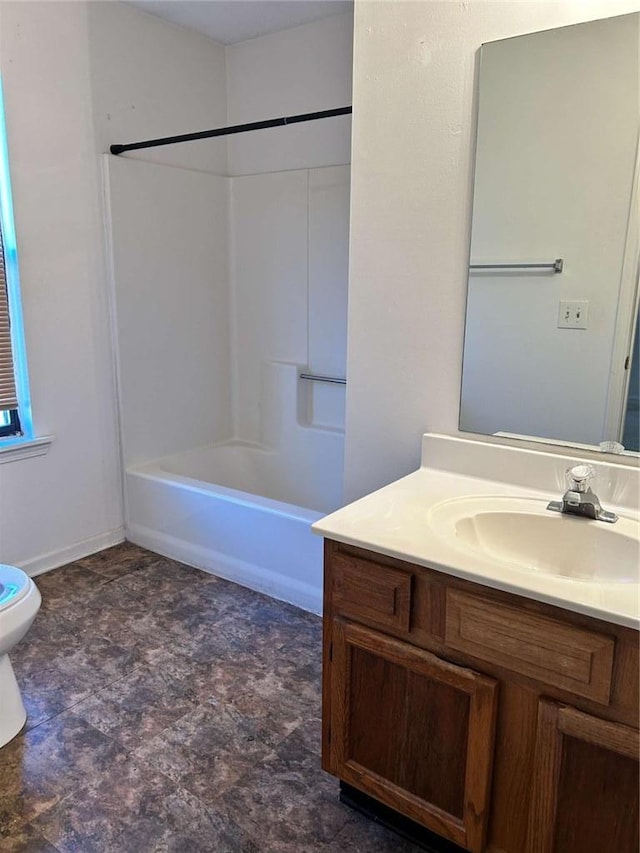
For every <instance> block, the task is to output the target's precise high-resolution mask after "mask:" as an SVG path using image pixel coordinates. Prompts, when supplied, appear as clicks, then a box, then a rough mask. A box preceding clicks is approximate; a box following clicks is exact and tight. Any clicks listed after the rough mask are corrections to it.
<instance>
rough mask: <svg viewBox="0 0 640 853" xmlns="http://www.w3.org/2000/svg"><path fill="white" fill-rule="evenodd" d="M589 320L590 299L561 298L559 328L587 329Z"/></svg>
mask: <svg viewBox="0 0 640 853" xmlns="http://www.w3.org/2000/svg"><path fill="white" fill-rule="evenodd" d="M588 320H589V301H588V300H586V299H585V300H581V301H569V300H564V299H561V300H560V308H559V310H558V328H559V329H586V328H587V322H588Z"/></svg>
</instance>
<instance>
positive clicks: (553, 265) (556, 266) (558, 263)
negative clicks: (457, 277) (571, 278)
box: [469, 258, 564, 272]
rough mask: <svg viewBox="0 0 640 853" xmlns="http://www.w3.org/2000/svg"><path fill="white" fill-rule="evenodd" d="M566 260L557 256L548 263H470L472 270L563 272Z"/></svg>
mask: <svg viewBox="0 0 640 853" xmlns="http://www.w3.org/2000/svg"><path fill="white" fill-rule="evenodd" d="M563 266H564V260H563V259H562V258H556V259H555V261H552V262H550V263H548V264H469V269H470V270H553V271H554V272H562V268H563Z"/></svg>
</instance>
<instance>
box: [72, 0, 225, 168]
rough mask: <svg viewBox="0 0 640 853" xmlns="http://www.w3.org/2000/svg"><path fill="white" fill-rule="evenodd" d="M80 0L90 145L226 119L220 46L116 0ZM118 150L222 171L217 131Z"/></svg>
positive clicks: (200, 127)
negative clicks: (92, 133) (84, 15)
mask: <svg viewBox="0 0 640 853" xmlns="http://www.w3.org/2000/svg"><path fill="white" fill-rule="evenodd" d="M87 5H88V21H89V39H90V62H91V84H92V98H93V110H94V118H95V128H96V141H97V147H98V151H101V152H105V153H106V152H108V150H109V145H111V144H112V143H127V142H138V141H141V140H144V139H156V138H159V137H163V136H173V135H176V134H182V133H192V132H195V131H198V130H208V129H209V128H213V127H221V126H224V125H225V124H226V122H227V103H226V74H225V48H224V47H222V46H221V45H218V44H216V43H215V42H214V41H212V40H211V39H209V38H207V37H206V36H203V35H200V34H199V33H196V32H193V31H192V30H185V29H182V28H181V27H178V26H174V25H173V24H169V23H167V22H166V21H163V20H161V19H160V18H157V17H154V16H153V15H147V14H145V13H143V12H140V11H139V10H138V9H133V8H131V7H130V6H127V5H126V4H124V3H117V2H114V0H106V2H105V0H97V2H90V3H88V4H87ZM121 156H125V157H127V158H132V159H140V160H147V161H151V162H154V163H167V164H169V165H173V166H184V167H185V168H189V169H197V170H201V171H205V172H213V173H214V174H218V175H224V174H226V173H227V143H226V139H224V138H222V139H207V140H203V141H198V142H187V143H183V144H180V145H169V146H166V147H162V148H146V149H143V150H140V151H130V152H127V153H126V154H125V155H121Z"/></svg>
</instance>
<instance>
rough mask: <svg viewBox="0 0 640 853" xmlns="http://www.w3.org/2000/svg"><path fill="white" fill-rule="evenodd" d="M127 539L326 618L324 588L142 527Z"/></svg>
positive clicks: (132, 530)
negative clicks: (323, 613)
mask: <svg viewBox="0 0 640 853" xmlns="http://www.w3.org/2000/svg"><path fill="white" fill-rule="evenodd" d="M126 538H127V539H128V540H129V542H133V543H134V544H135V545H140V547H142V548H148V549H149V550H150V551H155V552H156V553H157V554H162V556H163V557H170V558H171V559H172V560H179V561H180V562H181V563H186V564H187V565H188V566H194V567H195V568H197V569H202V570H203V571H205V572H209V573H210V574H213V575H216V576H217V577H219V578H224V579H225V580H230V581H233V582H234V583H237V584H240V586H246V587H248V588H249V589H253V590H255V591H256V592H262V593H264V594H265V595H269V596H271V598H277V599H279V600H280V601H286V602H287V603H288V604H293V605H295V606H296V607H299V608H300V609H301V610H307V611H309V612H310V613H315V614H317V615H320V614H322V588H321V587H318V588H317V589H316V588H315V587H313V586H311V584H308V583H304V582H303V581H299V580H295V579H294V578H290V577H287V576H286V575H281V574H276V573H275V572H272V571H269V570H268V569H265V568H263V567H262V566H257V565H255V564H253V563H247V562H244V561H243V560H238V559H236V558H235V557H230V556H229V555H227V554H222V553H221V552H220V551H212V550H209V549H208V548H202V547H200V546H198V545H192V544H191V543H190V542H187V541H186V540H184V539H177V538H176V537H175V536H167V534H166V533H159V532H158V531H157V530H152V529H151V528H149V527H143V526H142V525H138V524H132V525H129V526H128V527H127V528H126Z"/></svg>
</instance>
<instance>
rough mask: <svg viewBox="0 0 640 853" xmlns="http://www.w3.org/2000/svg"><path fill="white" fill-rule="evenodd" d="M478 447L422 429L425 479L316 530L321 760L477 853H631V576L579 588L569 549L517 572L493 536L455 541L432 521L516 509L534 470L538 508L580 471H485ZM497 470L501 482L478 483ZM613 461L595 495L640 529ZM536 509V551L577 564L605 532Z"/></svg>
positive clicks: (503, 456) (634, 742)
mask: <svg viewBox="0 0 640 853" xmlns="http://www.w3.org/2000/svg"><path fill="white" fill-rule="evenodd" d="M456 442H458V443H457V444H456ZM473 444H474V443H473V442H469V441H466V440H457V439H447V438H444V437H438V436H425V440H424V444H423V468H421V469H420V471H418V472H415V473H414V474H412V475H410V476H409V477H406V478H403V480H400V481H398V482H397V483H394V484H392V485H391V486H387V487H386V488H384V489H381V490H380V491H378V492H375V493H373V495H370V496H367V497H365V498H363V499H362V500H360V501H357V502H356V503H354V504H352V505H351V506H349V507H345V508H344V509H343V510H340V511H338V512H337V513H334V514H333V515H331V516H328V517H327V518H326V519H323V520H322V521H320V522H318V523H317V525H316V526H315V529H316V532H320V533H322V534H323V535H324V536H325V538H326V541H325V607H324V676H323V677H324V682H323V767H324V769H325V770H327V771H329V772H330V773H332V774H334V775H335V776H337V777H338V778H339V779H340V780H342V782H343V783H346V784H347V785H349V786H352V788H355V789H357V790H358V791H361V792H363V793H364V794H367V795H369V796H370V797H373V798H374V799H375V800H376V801H377V802H379V803H382V804H384V805H385V806H389V807H391V809H393V810H394V812H396V813H399V814H400V815H404V816H406V817H407V818H410V819H411V820H412V821H414V822H416V823H417V824H419V825H420V826H423V827H426V828H428V829H430V830H432V831H433V832H435V833H436V834H437V835H438V836H440V837H442V838H443V839H448V840H449V841H451V842H454V843H455V844H457V845H459V846H460V847H462V848H465V849H468V850H470V851H474V853H481V851H495V853H499V852H500V853H525V851H526V853H552V851H557V853H584V851H587V850H588V851H589V853H610V851H614V850H615V851H616V853H636V851H637V849H638V800H639V791H638V770H639V767H638V755H639V746H638V743H639V735H638V715H639V709H638V694H639V686H638V681H639V669H640V661H639V652H638V640H639V635H638V591H639V587H638V582H637V577H634V576H633V571H634V570H633V568H632V567H631V568H629V567H627V569H626V571H623V572H621V573H620V574H617V573H615V572H614V573H613V574H612V575H610V576H609V575H606V574H605V577H604V579H602V578H599V577H596V579H595V580H594V579H590V578H589V577H585V576H581V575H580V572H578V574H577V575H576V574H575V573H574V572H575V567H574V563H573V560H572V557H571V555H570V554H567V553H565V554H564V555H562V554H559V555H558V558H559V561H558V567H557V571H555V567H554V566H553V565H550V564H548V563H547V564H545V563H544V561H542V562H540V561H538V563H536V555H535V554H534V555H533V556H532V557H531V558H530V561H529V565H524V564H523V565H519V564H518V563H517V562H515V560H514V558H513V556H512V557H511V560H512V562H511V564H509V561H508V560H506V559H505V558H504V554H503V553H502V552H501V551H500V548H501V547H503V545H501V544H500V542H498V544H497V545H496V544H495V541H492V539H491V536H488V538H487V539H486V540H485V541H479V542H477V543H476V550H475V552H474V549H473V547H470V545H469V537H468V531H467V532H466V533H465V531H464V525H460V524H458V525H457V526H456V525H454V526H453V527H452V528H451V529H450V530H447V529H446V525H443V523H442V519H441V513H434V509H435V508H439V507H442V506H443V504H444V505H446V504H447V503H454V504H455V503H456V502H459V501H460V500H466V501H469V500H471V501H472V500H473V498H474V496H475V498H477V500H478V501H479V502H480V505H482V503H483V502H486V500H487V496H488V495H489V496H491V495H495V496H500V498H501V499H503V500H505V501H506V502H507V503H508V502H509V501H513V502H514V503H515V502H517V501H518V500H519V499H522V495H523V493H524V490H523V489H522V487H521V486H519V485H517V484H516V483H517V482H518V481H520V482H522V477H523V476H524V474H525V470H524V469H525V468H527V469H528V477H529V480H530V481H531V482H532V483H533V485H532V487H531V488H530V489H528V490H527V491H528V498H527V499H528V500H530V501H533V502H534V503H533V504H532V506H534V507H535V502H536V500H538V501H539V504H540V492H539V490H538V488H537V487H538V486H541V485H542V483H543V482H547V483H548V482H549V481H551V482H553V479H554V476H555V479H557V480H559V482H561V477H560V473H561V472H563V471H564V468H565V467H566V463H567V461H569V462H570V461H571V460H567V459H565V458H564V457H559V456H553V455H552V454H549V453H536V452H534V453H529V454H527V452H520V455H518V453H519V452H518V451H517V450H514V449H513V448H500V447H495V446H493V447H488V448H487V450H486V456H487V457H488V459H486V458H484V459H483V454H482V451H481V449H480V448H479V447H478V446H476V447H475V448H474V447H473ZM485 447H486V446H485ZM492 457H494V458H493V461H501V462H502V468H500V469H498V470H505V469H506V470H509V471H510V472H511V475H512V476H510V477H509V478H505V479H506V481H505V480H502V481H500V482H498V481H495V480H489V479H482V476H481V475H482V473H483V471H482V470H479V469H480V468H483V467H484V466H486V465H489V467H490V466H491V464H492ZM437 459H438V460H441V463H443V464H444V465H449V470H445V469H444V468H443V465H442V464H438V463H436V462H435V460H437ZM456 459H457V460H458V461H457V462H456ZM430 461H431V462H432V463H434V464H435V467H431V468H430V467H429V462H430ZM505 461H506V465H505ZM425 462H426V464H425ZM456 465H457V466H458V469H459V470H458V471H456ZM619 468H620V470H616V466H613V468H612V467H611V466H602V467H601V468H600V469H599V477H600V479H601V480H602V483H601V485H602V489H601V491H603V492H607V490H609V492H610V493H611V494H616V495H617V496H618V498H620V499H621V500H620V504H621V505H620V504H619V505H618V509H620V510H621V514H623V513H625V512H626V513H627V516H626V520H627V521H629V523H630V524H631V525H634V524H635V525H637V520H636V517H635V516H634V511H633V509H632V508H630V507H629V506H625V505H624V500H626V497H629V496H631V495H632V494H633V492H634V490H635V489H636V487H637V479H636V480H635V485H634V478H637V474H638V472H637V470H633V469H628V470H627V471H625V470H623V466H619ZM462 470H468V471H470V472H472V474H473V475H474V476H471V477H469V476H467V475H464V474H462V473H461V471H462ZM554 472H555V475H554ZM509 480H510V481H509ZM605 480H606V482H605ZM524 481H525V482H526V478H525V480H524ZM543 491H544V490H543ZM636 495H637V492H636ZM556 496H557V495H556V494H555V493H554V491H553V490H551V493H550V494H549V495H548V497H549V499H551V498H553V497H556ZM601 498H602V499H603V504H604V502H605V494H601ZM542 503H543V501H542ZM545 510H546V505H545V506H541V505H539V506H538V509H535V508H534V510H533V511H532V515H536V513H537V512H538V511H539V517H540V518H541V519H542V522H541V523H542V525H543V527H542V528H541V532H540V531H536V535H537V537H538V539H539V540H540V546H541V547H542V546H543V545H544V543H543V542H542V539H543V538H544V539H547V540H551V541H552V542H553V541H554V538H555V537H556V536H557V535H559V534H557V531H561V532H562V537H564V538H563V539H562V541H563V543H564V547H565V549H566V550H567V551H570V550H571V549H570V548H568V547H567V542H569V543H570V540H571V537H573V536H577V537H578V538H582V534H583V532H584V533H585V534H586V530H587V528H589V530H591V529H593V525H596V524H600V522H594V521H586V520H582V519H567V518H561V517H559V516H556V517H555V518H554V517H553V513H549V514H548V516H545V515H543V514H542V513H544V511H545ZM519 514H520V515H522V512H520V513H519ZM525 515H526V513H525ZM434 518H435V519H436V523H434V521H433V519H434ZM547 518H549V519H550V520H549V522H548V523H547V521H546V519H547ZM476 521H477V519H474V524H476ZM523 523H525V524H526V523H527V519H526V518H525V520H524V522H523ZM513 524H514V519H513V518H511V517H510V518H508V519H507V526H508V527H512V526H513ZM555 524H557V525H558V526H556V527H552V526H551V525H555ZM580 525H585V526H584V527H581V526H580ZM476 526H477V527H478V528H480V525H479V524H476ZM604 526H606V525H604ZM599 529H600V528H598V530H599ZM443 530H444V532H443ZM629 530H631V537H632V538H633V536H636V537H637V526H636V527H631V528H629ZM629 530H627V531H625V533H627V532H629ZM567 531H568V533H567ZM625 533H623V535H625ZM612 535H613V536H620V534H619V533H617V534H612ZM567 536H569V539H568V540H567V539H566V537H567ZM558 541H560V540H558ZM602 541H604V542H605V545H604V546H603V545H602V542H600V541H598V542H596V543H595V547H596V550H598V549H599V553H597V555H596V556H597V561H596V562H597V563H598V565H602V563H603V561H604V562H606V560H607V552H608V548H607V545H608V541H609V540H602ZM610 541H611V542H612V543H613V542H614V539H611V540H610ZM615 541H616V542H617V541H618V540H617V539H616V540H615ZM637 543H638V540H637V538H636V539H635V545H636V546H637ZM523 547H524V548H525V549H526V548H533V549H534V550H535V548H536V543H535V542H533V543H526V542H525V543H524V546H523ZM632 547H633V546H632ZM543 550H544V549H543ZM591 550H593V543H592V547H591ZM611 557H612V559H613V558H614V557H615V547H614V546H612V553H611ZM627 557H631V559H633V552H628V554H627ZM578 558H580V554H578ZM636 558H637V551H636ZM522 559H523V560H525V559H526V558H525V557H523V558H522ZM580 562H582V561H580ZM636 563H637V559H636ZM635 571H636V573H637V566H636V569H635ZM620 578H622V580H621V579H620Z"/></svg>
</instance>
